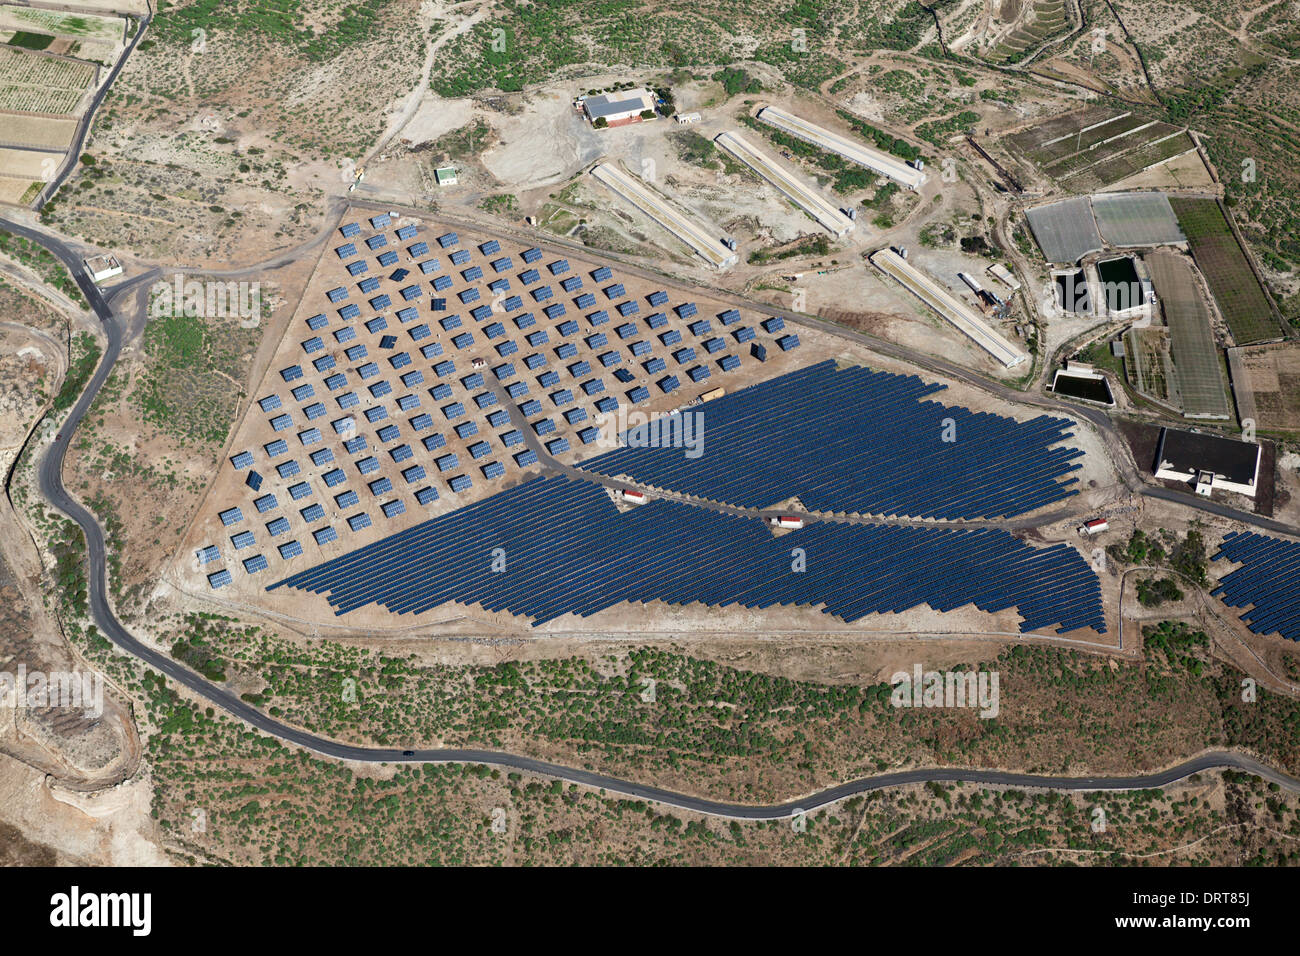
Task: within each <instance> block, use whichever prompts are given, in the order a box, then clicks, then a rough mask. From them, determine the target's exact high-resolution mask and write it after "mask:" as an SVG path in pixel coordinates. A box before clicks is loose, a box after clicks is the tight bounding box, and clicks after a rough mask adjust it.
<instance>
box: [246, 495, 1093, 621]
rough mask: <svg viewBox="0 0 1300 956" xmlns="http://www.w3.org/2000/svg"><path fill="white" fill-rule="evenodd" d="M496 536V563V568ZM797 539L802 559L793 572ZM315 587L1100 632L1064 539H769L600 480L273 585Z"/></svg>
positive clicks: (838, 527)
mask: <svg viewBox="0 0 1300 956" xmlns="http://www.w3.org/2000/svg"><path fill="white" fill-rule="evenodd" d="M494 548H502V549H504V551H505V554H506V570H505V571H500V570H499V566H498V567H497V568H495V569H494V566H493V557H492V550H493V549H494ZM794 548H802V549H803V550H804V553H805V554H806V556H807V560H806V570H803V571H795V570H793V568H792V562H791V552H792V550H793V549H794ZM279 587H291V588H296V589H299V590H304V591H310V592H314V593H318V594H321V593H323V594H326V595H327V597H328V599H329V601H330V603H331V604H332V605H333V606H334V608H335V612H336V614H340V615H342V614H346V613H348V612H349V611H354V610H356V609H357V608H361V607H365V606H367V605H370V604H373V603H379V604H381V605H383V606H384V607H386V608H387V609H388V610H389V611H391V612H393V613H397V614H407V613H410V614H418V613H420V612H422V611H426V610H429V609H430V608H433V607H436V606H437V605H439V604H442V603H444V602H446V601H459V602H460V603H463V604H478V605H481V606H482V607H484V608H486V609H488V610H492V611H508V612H510V613H512V614H519V615H524V616H526V617H530V618H532V619H533V621H534V623H535V624H541V623H544V622H546V621H549V620H552V619H554V618H556V617H559V616H561V615H564V614H577V615H582V616H586V615H589V614H593V613H595V612H597V611H600V610H603V609H605V608H608V607H610V606H612V605H614V604H617V603H620V602H623V601H633V602H648V601H656V600H659V601H664V602H667V603H670V604H687V603H693V602H700V603H704V604H707V605H710V606H720V605H729V604H739V605H742V606H744V607H747V608H770V607H776V606H789V605H818V604H821V605H824V606H825V607H824V610H825V612H826V613H828V614H833V615H835V616H837V617H839V618H842V619H843V620H845V621H856V620H859V619H861V618H862V617H865V616H866V615H868V614H872V613H891V612H893V613H897V612H901V611H905V610H908V609H910V608H914V607H918V606H920V605H923V604H924V605H929V606H930V607H932V608H934V609H935V610H940V611H949V610H953V609H956V608H959V607H963V606H966V605H968V604H972V603H973V604H974V605H975V606H976V607H978V608H979V609H981V610H983V611H987V612H998V611H1003V610H1006V609H1008V608H1013V607H1014V608H1016V609H1017V611H1018V612H1019V614H1020V615H1021V617H1022V619H1023V621H1022V625H1021V629H1022V631H1034V630H1041V629H1044V628H1049V629H1054V630H1055V631H1057V632H1058V633H1063V632H1065V631H1069V630H1074V629H1076V628H1083V627H1090V628H1092V629H1094V630H1096V631H1099V632H1100V631H1104V630H1105V618H1104V616H1103V613H1102V605H1101V589H1100V582H1099V581H1098V579H1097V576H1096V574H1095V573H1093V571H1092V570H1091V568H1090V567H1089V565H1088V563H1087V562H1086V561H1085V560H1084V558H1083V556H1082V555H1081V554H1080V553H1079V552H1078V551H1077V550H1075V549H1074V548H1072V547H1070V546H1068V545H1054V546H1052V547H1048V548H1033V547H1030V546H1028V545H1026V544H1025V543H1024V542H1022V541H1020V540H1018V539H1017V538H1015V537H1014V536H1013V535H1011V534H1009V533H1007V532H1005V531H1001V530H998V529H986V528H982V529H950V528H922V527H911V526H892V525H849V524H834V523H820V524H812V525H809V526H808V527H805V528H803V529H800V530H798V531H793V532H791V533H790V534H788V535H784V536H782V537H776V536H774V535H773V534H771V532H770V531H769V530H768V529H767V528H766V527H765V526H764V525H763V524H762V523H761V522H759V521H757V520H755V519H752V518H742V517H736V516H733V515H725V514H719V513H717V512H713V511H708V510H705V509H701V508H696V507H692V506H690V505H684V504H680V503H677V502H673V501H668V500H659V501H652V502H650V503H648V504H646V505H643V506H640V507H638V508H635V509H633V510H631V511H628V512H625V513H620V512H619V511H618V510H617V509H616V508H615V507H614V505H613V503H612V502H611V501H610V499H609V496H608V495H607V494H606V492H605V491H604V489H603V488H601V487H599V486H596V485H593V484H590V483H588V482H583V481H575V480H572V479H569V478H564V477H551V478H535V479H532V480H530V481H528V482H525V483H524V484H522V485H519V486H518V487H516V488H513V489H511V490H509V491H504V492H501V493H499V494H496V495H493V496H492V497H490V498H486V499H484V500H483V501H480V502H477V503H475V504H472V505H469V506H467V507H465V508H462V509H460V510H458V511H455V512H452V513H450V514H446V515H442V516H440V517H436V518H432V519H430V520H428V521H425V522H423V523H421V524H419V525H416V526H414V527H412V528H408V529H407V530H405V531H401V532H398V533H397V534H394V535H391V536H389V537H387V538H385V539H383V540H381V541H378V542H375V543H374V544H372V545H369V546H367V547H364V548H359V549H357V550H356V551H353V552H352V553H350V554H348V555H345V556H343V557H340V558H336V559H334V560H332V561H328V562H325V563H323V564H320V565H318V566H316V567H314V568H312V569H310V570H307V571H304V572H301V573H299V574H295V575H293V576H291V577H288V578H285V579H283V580H281V581H278V582H276V583H274V584H272V585H271V586H270V587H269V588H268V590H272V589H275V588H279Z"/></svg>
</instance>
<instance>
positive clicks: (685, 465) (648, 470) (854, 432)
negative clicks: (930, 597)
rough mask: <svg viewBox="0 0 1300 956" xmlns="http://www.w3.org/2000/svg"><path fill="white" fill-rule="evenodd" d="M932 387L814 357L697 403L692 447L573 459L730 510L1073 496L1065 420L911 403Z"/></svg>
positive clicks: (918, 508)
mask: <svg viewBox="0 0 1300 956" xmlns="http://www.w3.org/2000/svg"><path fill="white" fill-rule="evenodd" d="M943 389H944V386H942V385H939V384H935V383H929V382H924V381H922V380H921V379H920V378H918V377H916V376H914V375H895V374H891V373H888V372H877V371H873V370H871V369H868V368H863V367H850V368H845V369H837V368H836V365H835V363H834V362H832V361H827V362H822V363H820V364H818V365H813V366H809V367H808V368H805V369H800V370H798V371H795V372H791V373H789V374H787V375H782V376H780V377H778V378H775V379H772V380H770V381H767V382H763V383H761V384H758V385H754V386H751V387H750V388H746V389H743V390H741V391H739V392H735V393H733V394H731V395H725V396H722V397H720V398H715V399H713V400H712V401H710V402H708V403H707V404H706V405H704V406H703V407H702V409H701V412H702V416H703V422H704V436H703V454H702V455H700V456H699V457H697V458H693V459H692V458H687V457H686V456H685V455H684V454H683V451H682V449H681V448H680V447H678V448H673V447H662V448H651V447H645V448H637V447H630V446H629V447H624V448H619V449H617V450H615V451H611V452H607V453H605V454H603V455H599V456H597V457H595V458H591V459H589V460H587V461H584V462H581V463H580V464H579V467H581V468H584V469H587V470H590V471H594V472H597V473H599V474H603V475H610V476H613V475H627V476H628V477H630V478H631V479H632V480H633V481H636V482H638V483H641V484H646V485H650V486H653V487H659V488H667V489H671V490H673V491H675V492H679V493H684V494H688V495H692V496H695V497H700V498H706V499H709V500H713V501H722V502H727V503H729V504H735V505H740V506H742V507H750V508H762V507H767V506H768V505H772V504H775V503H776V502H779V501H784V500H785V499H787V498H790V497H792V496H794V495H798V496H799V499H800V500H801V501H802V502H803V504H804V507H805V508H807V509H809V510H811V511H823V512H850V513H861V514H880V515H891V516H892V515H898V516H904V515H905V516H910V517H919V518H938V519H946V520H956V519H972V518H984V519H990V518H1002V517H1010V516H1012V515H1019V514H1025V513H1027V512H1030V511H1033V510H1035V509H1036V508H1040V507H1042V506H1044V505H1047V504H1051V503H1053V502H1057V501H1061V500H1063V499H1065V498H1067V497H1069V496H1070V495H1072V494H1075V490H1074V489H1073V488H1071V487H1070V485H1072V484H1073V483H1075V482H1076V481H1077V478H1075V477H1071V475H1072V473H1073V472H1075V471H1077V470H1078V469H1079V468H1080V467H1081V465H1080V464H1079V463H1078V461H1077V460H1078V459H1080V458H1081V457H1082V456H1083V452H1082V451H1080V450H1079V449H1077V448H1071V447H1069V446H1065V445H1061V444H1060V443H1062V442H1064V441H1065V440H1067V439H1068V438H1070V437H1071V436H1072V435H1073V432H1072V430H1071V428H1072V423H1071V422H1070V421H1069V420H1068V419H1064V418H1053V417H1049V416H1046V415H1041V416H1039V417H1037V418H1034V419H1032V420H1030V421H1027V422H1017V421H1015V420H1014V419H1011V418H1004V417H1002V416H999V415H992V414H987V413H983V412H971V411H969V410H968V409H965V408H961V407H956V406H947V405H942V404H940V403H939V402H936V401H927V400H925V399H927V398H928V397H929V396H931V395H934V394H935V393H937V392H941V391H943ZM949 421H951V423H952V424H951V428H952V429H953V430H951V431H949V429H948V427H947V423H948V422H949ZM945 432H947V433H948V434H951V435H952V436H953V437H955V440H954V441H945V440H944V437H945ZM1053 446H1056V447H1053Z"/></svg>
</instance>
